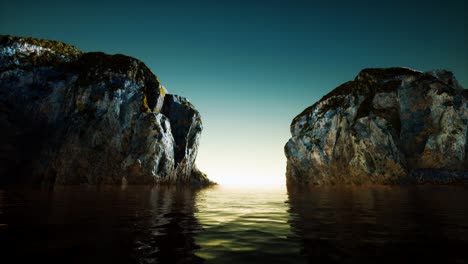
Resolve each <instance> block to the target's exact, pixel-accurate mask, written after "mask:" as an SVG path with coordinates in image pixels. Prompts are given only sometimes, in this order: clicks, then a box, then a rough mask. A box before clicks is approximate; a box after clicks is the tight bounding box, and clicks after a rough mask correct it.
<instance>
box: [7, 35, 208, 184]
mask: <svg viewBox="0 0 468 264" xmlns="http://www.w3.org/2000/svg"><path fill="white" fill-rule="evenodd" d="M201 131H202V122H201V119H200V114H199V112H198V111H197V110H196V109H195V107H194V106H193V105H192V104H191V103H189V101H188V100H187V99H185V98H183V97H180V96H176V95H172V94H168V92H167V90H166V89H165V88H164V86H162V85H161V83H160V82H159V80H158V78H157V77H156V76H155V75H154V74H153V73H152V72H151V71H150V70H149V69H148V68H147V67H146V66H145V64H144V63H142V62H141V61H139V60H137V59H134V58H131V57H128V56H124V55H107V54H104V53H100V52H90V53H84V52H81V51H79V50H78V49H76V48H75V47H73V46H70V45H67V44H65V43H61V42H55V41H48V40H40V39H33V38H18V37H11V36H0V141H1V142H0V155H1V159H0V182H2V183H16V182H29V183H51V184H81V183H89V184H100V183H102V184H122V183H124V184H125V183H129V184H150V183H193V184H208V183H209V180H208V179H207V177H206V175H204V174H203V173H201V172H200V171H199V170H198V169H197V168H196V167H195V159H196V156H197V151H198V144H199V138H200V134H201Z"/></svg>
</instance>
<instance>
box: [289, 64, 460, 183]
mask: <svg viewBox="0 0 468 264" xmlns="http://www.w3.org/2000/svg"><path fill="white" fill-rule="evenodd" d="M467 97H468V92H467V90H465V89H463V88H462V87H461V86H460V85H459V84H458V82H457V81H456V79H455V77H454V76H453V74H452V73H451V72H448V71H445V70H440V71H431V72H424V73H423V72H419V71H415V70H411V69H407V68H386V69H364V70H363V71H361V72H360V73H359V75H358V76H357V77H356V78H355V79H354V80H353V81H350V82H347V83H345V84H343V85H341V86H339V87H337V88H336V89H335V90H333V91H332V92H330V93H329V94H327V95H326V96H324V97H323V98H322V99H321V100H320V101H319V102H317V103H315V104H314V105H312V106H311V107H309V108H307V109H305V110H304V111H303V112H302V113H301V114H299V115H298V116H297V117H295V118H294V120H293V122H292V124H291V134H292V138H291V139H290V140H289V141H288V143H287V144H286V146H285V154H286V157H287V172H286V176H287V180H288V182H291V183H292V182H297V183H309V184H338V183H345V184H346V183H350V184H362V183H383V184H389V183H400V182H406V181H409V182H421V183H422V182H453V181H457V180H460V179H464V178H468V158H467V157H468V144H467V138H468V135H467V130H468V129H467V126H468V106H467Z"/></svg>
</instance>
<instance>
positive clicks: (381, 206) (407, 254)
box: [288, 186, 468, 263]
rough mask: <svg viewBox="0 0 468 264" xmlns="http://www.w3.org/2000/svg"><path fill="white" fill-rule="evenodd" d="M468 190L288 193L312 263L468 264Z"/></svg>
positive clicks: (416, 188)
mask: <svg viewBox="0 0 468 264" xmlns="http://www.w3.org/2000/svg"><path fill="white" fill-rule="evenodd" d="M467 187H468V186H413V187H398V186H395V187H383V186H381V187H379V186H377V187H311V188H304V187H303V188H297V187H296V188H294V187H289V188H288V194H289V201H290V206H291V209H290V212H291V214H294V215H296V216H297V218H292V219H293V221H292V222H291V227H292V229H293V232H295V233H296V234H299V235H300V236H301V240H302V249H303V253H304V254H305V255H306V256H307V258H308V260H309V262H310V263H312V262H314V263H316V262H319V263H410V262H411V263H424V262H429V263H432V262H439V263H467V262H468V251H467V249H468V203H467V202H468V188H467Z"/></svg>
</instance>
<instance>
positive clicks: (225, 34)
mask: <svg viewBox="0 0 468 264" xmlns="http://www.w3.org/2000/svg"><path fill="white" fill-rule="evenodd" d="M467 14H468V4H467V3H466V2H465V3H464V2H463V1H459V0H457V1H453V0H447V1H413V2H411V1H409V2H408V1H399V0H398V1H383V2H382V1H295V0H290V1H286V0H284V1H278V0H271V1H253V0H252V1H242V0H240V1H151V2H150V3H145V1H138V0H134V1H119V0H116V1H112V2H109V3H104V2H102V1H96V2H94V1H74V2H71V1H60V2H59V1H50V0H45V1H28V0H25V1H5V0H0V34H10V35H18V36H31V37H38V38H46V39H54V40H60V41H64V42H68V43H70V44H73V45H75V46H77V47H78V48H79V49H81V50H84V51H104V52H106V53H111V54H112V53H123V54H126V55H130V56H133V57H136V58H138V59H140V60H142V61H144V62H145V63H146V64H147V65H148V66H149V67H150V68H151V69H152V70H153V72H155V73H156V75H158V77H159V79H160V80H161V81H162V83H163V84H164V85H165V86H166V87H167V88H168V90H169V92H171V93H175V94H180V95H183V96H186V97H187V98H189V99H190V100H191V101H192V102H193V103H194V104H195V105H196V106H197V108H198V109H199V110H200V112H201V114H202V119H203V121H204V126H205V129H204V132H203V135H202V142H201V147H200V152H199V156H198V164H199V167H200V168H201V169H202V170H203V171H205V172H207V173H208V174H209V177H211V178H212V179H214V180H217V181H219V182H221V183H234V182H237V183H251V182H258V183H265V182H269V183H283V182H284V172H285V166H286V160H285V158H284V154H283V146H284V144H285V143H286V141H287V140H288V138H289V137H290V134H289V124H290V122H291V120H292V118H293V117H294V116H295V115H297V114H299V113H300V112H301V111H302V110H303V109H304V108H306V107H307V106H309V105H311V104H313V103H314V102H315V101H317V100H318V99H320V98H321V97H322V96H323V95H325V94H326V93H327V92H329V91H330V90H332V89H333V88H335V87H336V86H338V85H339V84H341V83H343V82H345V81H348V80H350V79H353V78H354V77H355V75H356V74H357V73H358V72H359V71H360V69H362V68H366V67H388V66H407V67H411V68H415V69H419V70H430V69H437V68H445V69H448V70H451V71H453V72H454V73H455V75H456V77H457V78H458V80H459V81H460V83H461V84H462V85H463V86H464V87H465V88H466V87H468V41H467V38H468V18H467V17H468V15H467Z"/></svg>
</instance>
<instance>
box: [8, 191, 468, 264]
mask: <svg viewBox="0 0 468 264" xmlns="http://www.w3.org/2000/svg"><path fill="white" fill-rule="evenodd" d="M434 262H435V263H441V264H443V263H468V186H467V185H464V186H430V185H426V186H394V187H388V186H376V187H310V188H309V187H308V188H305V187H302V188H286V187H285V186H284V187H283V186H278V187H261V186H260V187H225V186H215V187H210V188H207V189H201V190H193V189H188V188H182V187H139V186H129V187H126V188H122V187H106V186H104V187H102V186H101V187H59V188H54V189H46V188H18V187H16V188H3V189H2V188H0V263H3V264H7V263H434Z"/></svg>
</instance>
